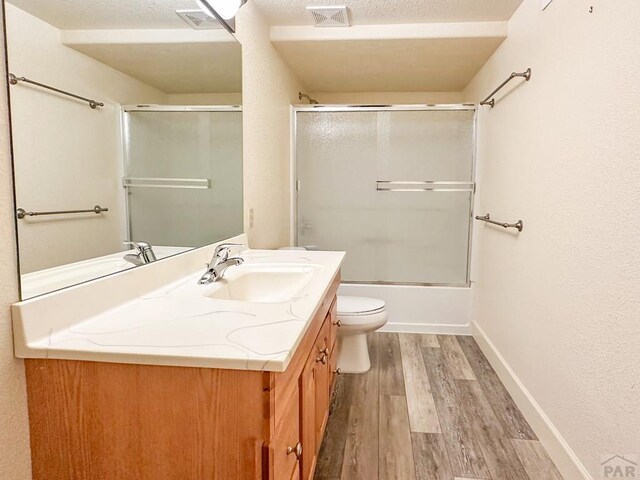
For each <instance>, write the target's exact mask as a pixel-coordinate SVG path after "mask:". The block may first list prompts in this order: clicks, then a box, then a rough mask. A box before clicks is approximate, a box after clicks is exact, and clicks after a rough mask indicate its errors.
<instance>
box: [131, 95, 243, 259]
mask: <svg viewBox="0 0 640 480" xmlns="http://www.w3.org/2000/svg"><path fill="white" fill-rule="evenodd" d="M124 135H125V178H124V186H125V191H126V194H127V199H126V200H127V214H128V228H129V238H130V239H132V240H137V241H140V240H143V241H146V242H149V243H151V244H152V245H154V246H155V245H163V246H179V247H196V246H200V245H205V244H208V243H212V242H215V241H217V240H220V239H223V238H228V237H231V236H234V235H237V234H238V232H242V231H243V224H242V223H243V221H242V219H243V213H242V208H243V207H242V189H241V188H239V187H238V186H239V185H242V112H241V111H240V110H239V109H237V108H236V109H227V110H224V111H218V110H214V111H205V110H202V109H195V110H189V111H187V110H185V107H181V109H180V110H175V111H172V110H170V109H169V108H168V107H163V108H162V109H160V110H129V111H125V113H124Z"/></svg>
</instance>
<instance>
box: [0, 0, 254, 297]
mask: <svg viewBox="0 0 640 480" xmlns="http://www.w3.org/2000/svg"><path fill="white" fill-rule="evenodd" d="M5 10H6V37H7V49H8V51H7V56H8V72H7V74H8V75H9V79H10V89H9V91H10V106H11V123H12V138H13V156H14V170H15V187H16V206H17V212H16V217H17V224H18V246H19V265H20V275H21V284H22V298H23V299H27V298H31V297H34V296H37V295H41V294H44V293H47V292H51V291H53V290H57V289H60V288H64V287H67V286H70V285H75V284H78V283H81V282H84V281H88V280H91V279H93V278H96V277H100V276H103V275H108V274H112V273H116V272H119V271H122V270H126V269H129V268H133V267H136V266H140V265H145V264H147V263H149V262H151V261H153V259H154V257H155V258H156V259H162V258H164V257H167V256H171V255H175V254H178V253H181V252H184V251H186V250H189V249H192V248H194V247H198V246H202V245H206V244H210V243H213V242H215V241H218V240H221V239H224V238H228V237H231V236H234V235H237V234H239V233H241V232H242V231H243V213H242V212H243V209H242V107H241V104H242V71H241V68H242V67H241V65H242V59H241V56H242V52H241V47H240V44H239V43H238V42H237V41H236V40H235V38H234V37H233V36H232V35H231V34H230V33H229V32H228V31H227V30H226V29H224V28H223V27H222V25H221V24H220V23H219V22H218V20H216V19H215V18H213V17H211V16H209V14H206V13H204V12H203V11H201V10H199V8H198V5H197V2H196V0H151V1H150V0H127V1H122V0H104V1H100V2H93V1H87V0H6V2H5ZM127 242H136V243H135V244H132V243H127ZM140 242H144V243H140ZM146 244H148V245H150V248H151V250H149V247H147V246H146Z"/></svg>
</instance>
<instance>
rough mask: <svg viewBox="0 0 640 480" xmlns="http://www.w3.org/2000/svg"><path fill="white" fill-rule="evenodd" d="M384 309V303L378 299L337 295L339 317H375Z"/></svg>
mask: <svg viewBox="0 0 640 480" xmlns="http://www.w3.org/2000/svg"><path fill="white" fill-rule="evenodd" d="M385 307H386V304H385V303H384V301H383V300H380V299H378V298H368V297H351V296H343V295H338V304H337V310H338V316H339V317H343V316H344V317H351V316H355V317H359V316H366V315H375V314H376V313H380V312H382V311H383V310H384V309H385Z"/></svg>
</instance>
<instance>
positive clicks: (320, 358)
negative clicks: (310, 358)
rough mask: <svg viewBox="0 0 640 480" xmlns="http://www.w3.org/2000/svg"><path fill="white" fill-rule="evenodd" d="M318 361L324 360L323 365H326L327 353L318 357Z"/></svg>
mask: <svg viewBox="0 0 640 480" xmlns="http://www.w3.org/2000/svg"><path fill="white" fill-rule="evenodd" d="M316 362H322V364H323V365H326V364H327V355H326V354H324V353H323V354H322V355H320V356H319V357H318V358H316Z"/></svg>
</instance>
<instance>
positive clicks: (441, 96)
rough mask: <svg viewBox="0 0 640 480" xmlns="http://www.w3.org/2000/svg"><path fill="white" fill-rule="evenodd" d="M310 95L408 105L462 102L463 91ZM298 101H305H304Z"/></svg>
mask: <svg viewBox="0 0 640 480" xmlns="http://www.w3.org/2000/svg"><path fill="white" fill-rule="evenodd" d="M304 93H308V92H304ZM310 96H311V98H314V99H315V100H318V101H319V102H320V103H338V104H340V103H341V104H360V105H366V104H375V105H380V104H384V105H408V104H416V103H420V104H423V103H461V102H462V92H359V93H354V92H340V93H336V92H312V93H311V94H310ZM297 103H304V101H303V102H297Z"/></svg>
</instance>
